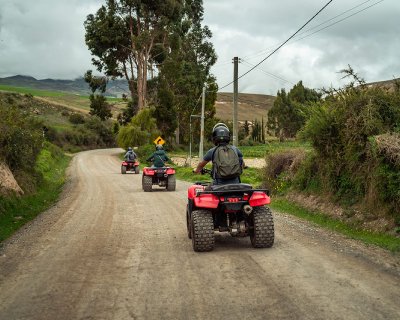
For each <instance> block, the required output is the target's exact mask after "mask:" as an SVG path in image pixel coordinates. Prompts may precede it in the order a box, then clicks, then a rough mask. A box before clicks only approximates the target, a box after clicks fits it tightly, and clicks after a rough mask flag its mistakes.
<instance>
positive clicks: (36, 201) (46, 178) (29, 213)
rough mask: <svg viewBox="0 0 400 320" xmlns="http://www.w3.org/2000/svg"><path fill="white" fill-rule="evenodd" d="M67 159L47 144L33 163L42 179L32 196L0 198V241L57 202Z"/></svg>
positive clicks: (57, 149) (68, 161)
mask: <svg viewBox="0 0 400 320" xmlns="http://www.w3.org/2000/svg"><path fill="white" fill-rule="evenodd" d="M70 160H71V158H70V157H68V156H66V155H64V154H63V153H62V151H61V150H60V149H59V148H57V147H55V146H53V145H47V146H46V147H45V148H44V149H43V150H42V151H41V153H40V154H39V156H38V160H37V162H36V167H35V169H36V171H37V172H39V173H40V174H42V176H43V179H42V181H41V183H40V185H39V186H38V187H37V191H36V192H35V194H32V195H27V196H22V197H11V198H5V197H0V242H1V241H3V240H5V239H7V238H8V237H9V236H11V235H12V234H13V233H14V232H15V231H16V230H18V229H19V228H20V227H21V226H22V225H24V224H25V223H27V222H28V221H30V220H32V219H34V218H35V217H36V216H37V215H38V214H39V213H41V212H43V211H45V210H46V209H48V208H49V207H51V206H52V205H53V204H54V203H55V202H56V201H57V199H58V197H59V195H60V193H61V191H62V186H63V185H64V182H65V172H66V169H67V167H68V165H69V163H70Z"/></svg>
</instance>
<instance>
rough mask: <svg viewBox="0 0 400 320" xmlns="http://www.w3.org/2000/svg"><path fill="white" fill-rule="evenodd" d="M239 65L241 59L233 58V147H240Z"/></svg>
mask: <svg viewBox="0 0 400 320" xmlns="http://www.w3.org/2000/svg"><path fill="white" fill-rule="evenodd" d="M238 64H239V58H238V57H234V58H233V139H232V141H233V145H234V146H236V147H237V146H238Z"/></svg>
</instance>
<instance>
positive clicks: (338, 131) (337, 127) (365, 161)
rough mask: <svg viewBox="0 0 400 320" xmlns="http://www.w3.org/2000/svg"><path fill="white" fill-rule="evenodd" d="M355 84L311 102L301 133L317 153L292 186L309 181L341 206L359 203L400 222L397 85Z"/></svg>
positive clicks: (303, 185)
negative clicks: (307, 117) (389, 213)
mask: <svg viewBox="0 0 400 320" xmlns="http://www.w3.org/2000/svg"><path fill="white" fill-rule="evenodd" d="M349 73H350V74H351V75H352V70H350V71H349ZM355 78H356V79H357V80H358V78H357V77H355ZM358 84H359V85H358V86H357V87H356V86H354V85H353V84H350V85H349V86H347V87H345V88H343V89H340V90H332V91H330V92H327V96H326V97H325V99H324V101H322V102H320V103H319V104H316V105H314V108H313V110H312V112H311V113H310V114H311V117H310V119H309V120H308V121H307V123H306V125H305V127H304V128H303V129H302V132H301V134H300V135H301V137H304V138H306V139H309V140H310V141H311V143H312V145H313V147H314V149H315V151H316V153H315V156H314V157H313V159H312V160H310V161H309V162H307V166H308V168H307V167H306V168H304V169H302V170H303V173H302V177H301V178H300V177H299V178H297V179H296V185H297V186H300V187H305V188H309V185H310V184H313V185H314V186H318V187H319V188H320V192H326V193H329V194H331V195H333V196H334V197H335V198H336V199H337V200H339V201H340V202H342V203H344V204H347V205H353V204H359V205H361V206H362V207H364V209H365V212H368V211H370V212H371V211H373V212H376V215H379V214H387V213H388V212H392V213H394V215H395V216H396V217H398V220H400V211H399V209H400V208H399V204H398V203H399V201H398V199H399V191H398V190H399V189H400V182H399V179H400V177H399V167H398V165H397V161H398V158H399V157H398V150H399V149H398V146H399V144H397V142H398V135H396V132H397V130H398V126H399V125H398V124H399V123H400V91H399V87H398V86H396V87H395V88H392V89H390V90H388V89H385V88H381V87H367V86H365V85H364V84H363V82H362V81H360V82H359V83H358ZM305 172H308V174H309V177H308V178H306V175H305ZM307 179H308V181H307ZM317 181H318V182H317Z"/></svg>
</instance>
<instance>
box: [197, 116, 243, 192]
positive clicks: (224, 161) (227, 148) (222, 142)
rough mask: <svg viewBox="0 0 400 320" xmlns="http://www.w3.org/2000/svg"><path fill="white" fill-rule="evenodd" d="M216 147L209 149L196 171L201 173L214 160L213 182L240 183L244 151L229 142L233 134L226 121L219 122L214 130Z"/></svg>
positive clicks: (213, 136) (213, 137) (213, 135)
mask: <svg viewBox="0 0 400 320" xmlns="http://www.w3.org/2000/svg"><path fill="white" fill-rule="evenodd" d="M212 139H213V142H214V144H215V147H213V148H211V149H210V150H208V151H207V153H206V154H205V156H204V157H203V160H202V161H200V162H199V164H198V165H197V168H196V169H195V170H193V172H194V173H200V172H201V170H202V169H203V168H204V166H205V165H206V164H207V163H208V162H209V161H212V164H213V165H212V169H211V176H212V178H213V184H231V183H240V174H241V173H242V169H243V167H244V163H243V154H242V152H241V151H240V150H239V149H238V148H236V147H235V146H232V145H230V144H229V142H230V139H231V135H230V131H229V128H228V127H227V126H226V125H225V124H224V123H217V124H216V125H215V126H214V128H213V131H212Z"/></svg>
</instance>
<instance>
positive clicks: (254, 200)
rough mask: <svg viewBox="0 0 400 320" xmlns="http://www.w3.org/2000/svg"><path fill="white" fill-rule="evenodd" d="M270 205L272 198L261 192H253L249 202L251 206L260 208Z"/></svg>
mask: <svg viewBox="0 0 400 320" xmlns="http://www.w3.org/2000/svg"><path fill="white" fill-rule="evenodd" d="M270 203H271V199H270V197H269V196H267V195H266V194H265V193H264V192H260V191H258V192H257V191H256V192H253V194H252V195H251V197H250V200H249V204H250V205H251V206H252V207H259V206H263V205H266V204H270Z"/></svg>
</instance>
